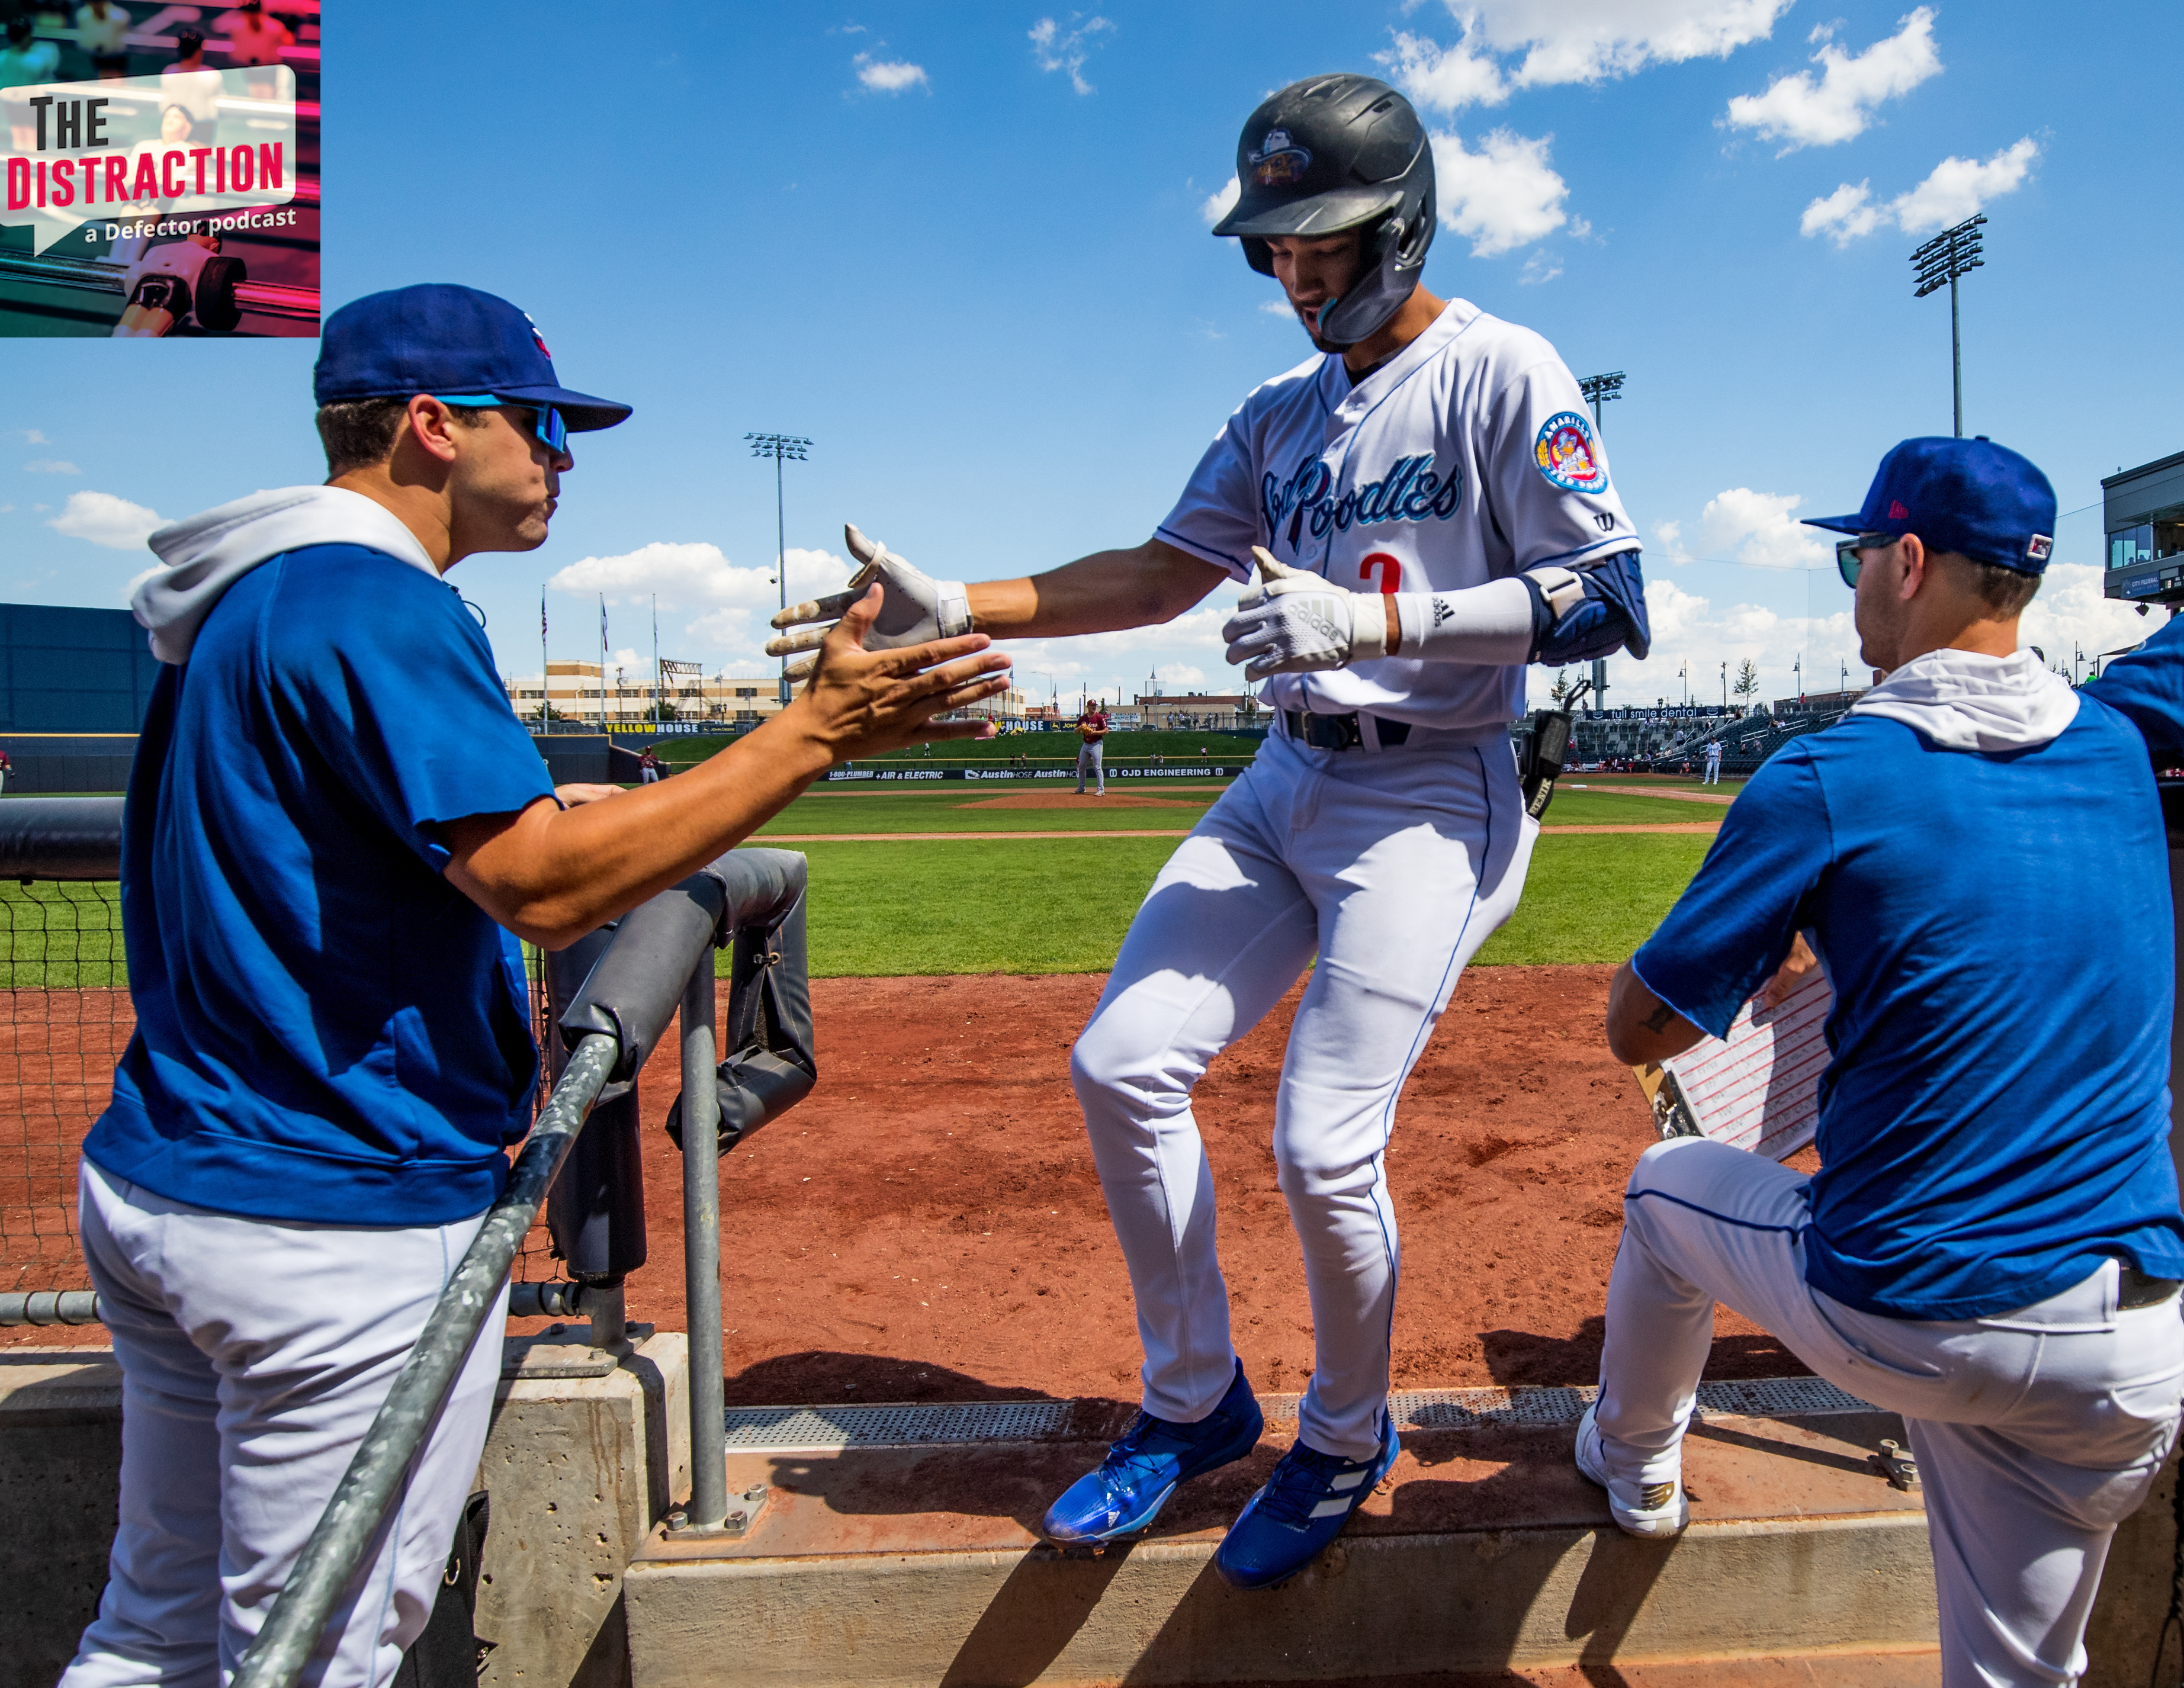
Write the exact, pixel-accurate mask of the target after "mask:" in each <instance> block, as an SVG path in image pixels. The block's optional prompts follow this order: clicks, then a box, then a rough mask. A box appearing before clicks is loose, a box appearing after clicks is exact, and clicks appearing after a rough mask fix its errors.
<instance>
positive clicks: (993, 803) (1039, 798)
mask: <svg viewBox="0 0 2184 1688" xmlns="http://www.w3.org/2000/svg"><path fill="white" fill-rule="evenodd" d="M1091 803H1097V804H1099V805H1101V806H1102V807H1103V808H1107V809H1203V808H1204V807H1205V806H1206V805H1204V804H1203V803H1193V802H1190V800H1189V799H1185V798H1181V797H1124V796H1122V795H1120V794H1117V793H1115V792H1112V791H1111V792H1109V793H1108V794H1106V796H1105V797H1095V796H1093V794H1091V793H1090V792H1089V791H1088V792H1086V793H1085V794H1084V795H1083V796H1081V797H1080V796H1078V794H1077V793H1075V792H1073V791H1027V792H1025V793H1023V794H1022V795H1021V796H1017V797H983V798H981V799H978V801H977V802H976V803H958V804H957V805H955V806H956V808H958V809H1082V808H1084V806H1085V805H1087V804H1091Z"/></svg>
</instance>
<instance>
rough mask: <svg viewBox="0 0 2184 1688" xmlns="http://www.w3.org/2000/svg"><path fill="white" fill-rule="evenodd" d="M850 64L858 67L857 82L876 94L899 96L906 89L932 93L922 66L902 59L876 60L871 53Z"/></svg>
mask: <svg viewBox="0 0 2184 1688" xmlns="http://www.w3.org/2000/svg"><path fill="white" fill-rule="evenodd" d="M850 63H851V64H854V65H855V66H856V70H857V80H858V81H860V82H862V83H863V84H864V85H865V86H866V87H868V88H870V89H871V90H872V92H874V93H880V94H899V93H900V92H902V91H903V90H904V89H905V88H924V89H925V90H926V91H927V92H928V93H929V92H932V87H931V85H930V84H929V83H928V81H926V79H925V67H924V66H923V65H922V64H911V63H910V62H909V61H907V60H906V59H901V58H873V57H872V54H871V53H859V54H858V55H857V56H856V57H855V58H853V59H851V60H850Z"/></svg>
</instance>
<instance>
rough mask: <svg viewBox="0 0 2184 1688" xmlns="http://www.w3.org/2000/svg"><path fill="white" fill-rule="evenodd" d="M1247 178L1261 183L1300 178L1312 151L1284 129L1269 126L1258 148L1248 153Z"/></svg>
mask: <svg viewBox="0 0 2184 1688" xmlns="http://www.w3.org/2000/svg"><path fill="white" fill-rule="evenodd" d="M1249 156H1250V158H1251V180H1252V181H1256V182H1257V183H1258V184H1259V186H1260V187H1288V186H1289V185H1290V183H1291V182H1295V181H1303V180H1304V173H1305V170H1306V168H1307V166H1308V165H1309V164H1311V163H1312V154H1311V153H1308V152H1307V151H1306V150H1305V149H1304V148H1302V147H1300V146H1298V145H1297V144H1296V143H1295V142H1294V141H1292V140H1290V131H1288V130H1286V129H1269V130H1268V131H1267V136H1266V139H1264V140H1263V141H1262V142H1259V150H1258V151H1257V152H1256V153H1251V154H1250V155H1249Z"/></svg>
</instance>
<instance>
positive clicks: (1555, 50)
mask: <svg viewBox="0 0 2184 1688" xmlns="http://www.w3.org/2000/svg"><path fill="white" fill-rule="evenodd" d="M1789 8H1790V0H1560V3H1558V4H1556V5H1552V6H1543V5H1541V4H1540V3H1539V0H1448V9H1449V12H1450V14H1451V16H1452V17H1454V18H1455V19H1456V20H1457V25H1459V26H1460V27H1461V28H1462V29H1463V42H1462V44H1461V46H1460V47H1457V48H1454V49H1451V52H1455V53H1463V54H1465V55H1467V56H1469V57H1471V58H1474V59H1480V58H1485V55H1486V54H1487V53H1494V54H1497V55H1499V56H1500V57H1502V58H1517V57H1518V55H1520V54H1521V55H1522V58H1521V60H1520V62H1519V63H1518V64H1516V65H1515V66H1514V67H1513V69H1511V70H1508V71H1507V72H1506V73H1497V74H1498V75H1500V76H1501V78H1502V80H1503V81H1506V82H1507V85H1508V86H1512V87H1518V88H1529V87H1546V86H1554V85H1556V84H1559V83H1564V82H1597V81H1602V80H1603V79H1604V78H1607V77H1610V76H1627V75H1630V74H1631V73H1632V72H1634V71H1637V70H1643V69H1645V68H1646V66H1647V65H1648V64H1682V63H1683V62H1684V61H1685V60H1686V59H1691V58H1727V57H1728V56H1729V55H1730V53H1734V52H1735V51H1736V49H1737V48H1738V47H1742V46H1745V45H1746V44H1747V43H1748V42H1755V41H1761V40H1763V39H1765V38H1766V36H1769V34H1771V33H1772V32H1773V31H1774V28H1775V19H1777V18H1779V17H1780V16H1781V15H1782V14H1783V13H1785V12H1786V11H1787V10H1789ZM1403 39H1404V38H1403V37H1401V36H1398V37H1397V47H1396V54H1395V55H1394V58H1395V63H1396V69H1397V72H1398V74H1399V75H1400V74H1401V64H1402V60H1403V47H1402V41H1403ZM1411 39H1412V40H1413V41H1418V38H1417V37H1411ZM1426 49H1431V50H1432V54H1433V55H1438V56H1429V53H1428V52H1427V51H1426ZM1445 60H1446V55H1445V54H1440V49H1438V48H1435V47H1434V45H1433V43H1432V42H1424V41H1419V42H1418V46H1417V47H1413V48H1412V61H1413V63H1415V64H1418V66H1419V67H1420V74H1422V75H1424V74H1429V73H1438V74H1440V75H1444V76H1451V77H1453V79H1454V80H1453V81H1452V82H1451V91H1453V92H1461V91H1462V89H1463V86H1464V79H1466V78H1472V79H1475V80H1476V81H1478V82H1479V85H1480V86H1487V84H1486V83H1485V78H1484V75H1482V73H1480V72H1478V71H1474V70H1464V69H1461V68H1459V69H1457V70H1455V71H1453V72H1451V71H1450V70H1448V69H1447V67H1446V63H1445ZM1406 91H1407V92H1408V90H1406ZM1413 97H1417V96H1415V95H1414V96H1413Z"/></svg>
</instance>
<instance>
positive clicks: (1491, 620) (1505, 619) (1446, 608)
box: [1396, 577, 1532, 665]
mask: <svg viewBox="0 0 2184 1688" xmlns="http://www.w3.org/2000/svg"><path fill="white" fill-rule="evenodd" d="M1396 620H1397V621H1398V623H1399V624H1400V625H1401V629H1402V635H1403V638H1402V648H1401V649H1400V650H1398V651H1397V652H1396V655H1398V656H1409V657H1415V658H1417V659H1418V660H1419V661H1421V662H1480V663H1493V664H1502V665H1507V664H1513V663H1521V662H1523V661H1524V660H1525V659H1526V658H1527V657H1529V655H1531V654H1532V594H1531V592H1530V590H1529V588H1527V587H1526V586H1525V584H1524V582H1523V581H1521V580H1518V579H1517V578H1515V577H1511V578H1509V579H1507V580H1494V581H1489V582H1487V583H1486V584H1485V585H1484V586H1468V587H1465V588H1463V589H1462V590H1460V591H1456V592H1399V593H1396Z"/></svg>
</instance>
